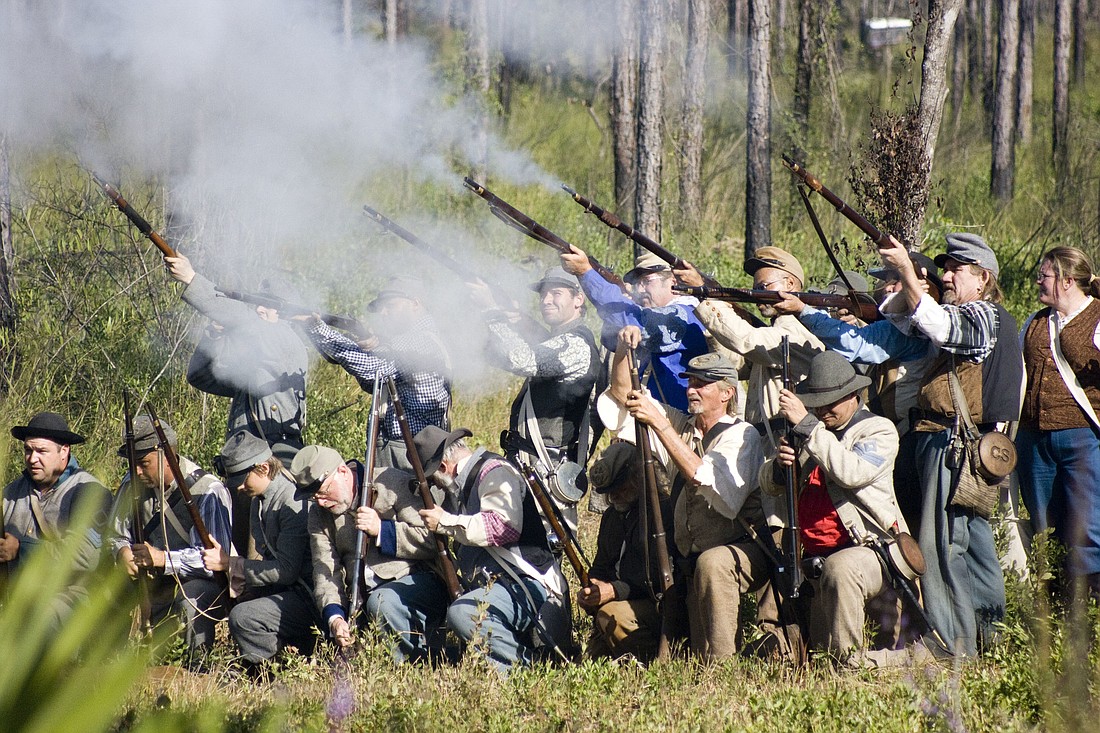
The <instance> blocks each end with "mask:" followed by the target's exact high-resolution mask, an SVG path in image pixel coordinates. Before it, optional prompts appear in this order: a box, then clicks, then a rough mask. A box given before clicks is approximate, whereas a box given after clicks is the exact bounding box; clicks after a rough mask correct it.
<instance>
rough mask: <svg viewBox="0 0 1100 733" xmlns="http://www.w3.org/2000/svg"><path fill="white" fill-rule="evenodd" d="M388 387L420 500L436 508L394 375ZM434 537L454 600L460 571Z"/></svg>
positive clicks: (442, 541) (441, 540)
mask: <svg viewBox="0 0 1100 733" xmlns="http://www.w3.org/2000/svg"><path fill="white" fill-rule="evenodd" d="M386 389H388V390H389V393H390V403H391V404H392V405H393V411H394V413H395V414H396V415H397V423H398V425H400V427H401V437H402V438H403V439H404V440H405V448H406V450H407V451H408V454H409V462H410V463H412V468H413V473H415V474H416V483H417V486H418V487H419V490H420V500H421V501H422V502H423V503H424V508H425V509H427V510H429V511H431V510H432V509H435V500H434V499H433V498H432V490H431V488H430V487H429V486H428V478H427V476H425V475H424V465H423V464H422V463H421V462H420V454H419V453H417V452H416V445H415V444H414V443H413V434H412V428H410V427H409V419H408V417H406V415H405V406H404V405H403V404H402V403H401V395H399V394H398V393H397V383H396V382H395V381H394V379H393V377H388V378H387V379H386ZM432 537H434V538H435V551H436V554H437V555H438V557H437V560H438V562H439V567H438V571H439V575H440V577H441V578H442V579H443V583H444V584H445V585H446V586H447V593H449V594H450V596H451V600H454V599H456V598H458V597H459V596H460V595H462V586H461V584H460V583H459V582H458V571H457V570H455V564H454V561H453V560H452V559H451V551H450V550H449V549H448V548H447V540H446V539H445V538H444V537H443V536H441V535H438V534H435V533H434V532H433V533H432Z"/></svg>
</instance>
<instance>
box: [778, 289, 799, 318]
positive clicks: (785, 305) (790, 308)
mask: <svg viewBox="0 0 1100 733" xmlns="http://www.w3.org/2000/svg"><path fill="white" fill-rule="evenodd" d="M772 307H773V308H775V311H776V313H780V314H786V315H790V316H797V315H798V314H799V313H801V312H802V311H804V310H806V304H805V303H803V302H802V301H801V300H799V299H798V298H796V297H795V296H793V295H791V294H790V293H785V292H781V293H779V300H777V301H776V302H775V303H772Z"/></svg>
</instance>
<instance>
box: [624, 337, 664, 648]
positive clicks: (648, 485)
mask: <svg viewBox="0 0 1100 733" xmlns="http://www.w3.org/2000/svg"><path fill="white" fill-rule="evenodd" d="M626 358H627V365H628V368H629V370H630V388H631V389H632V390H634V391H635V392H641V391H642V380H641V377H640V376H639V375H638V364H637V362H636V361H635V359H634V350H633V349H630V350H628V351H627V352H626ZM634 427H635V431H636V435H635V440H636V443H637V446H638V449H639V450H640V451H641V454H642V470H643V473H642V475H643V477H644V481H645V487H644V490H643V491H642V495H641V497H639V506H640V507H641V508H642V510H643V511H642V517H643V518H644V517H646V516H647V515H648V519H649V527H648V530H649V532H650V537H651V538H652V539H653V542H654V544H655V545H656V551H657V571H658V573H659V574H660V578H659V579H658V581H657V583H656V584H654V583H653V580H652V577H650V578H649V581H650V588H651V592H652V594H653V599H654V600H655V601H657V603H658V605H659V606H660V608H661V639H660V642H659V643H658V645H657V658H658V659H666V658H668V655H669V642H670V633H671V628H670V618H671V617H670V612H671V605H672V604H671V603H670V600H671V599H670V598H669V597H668V596H669V591H670V590H671V589H672V583H673V579H672V562H671V560H670V559H669V555H668V539H667V537H666V535H665V523H664V517H663V516H662V514H663V513H662V511H661V497H660V495H659V494H658V493H657V492H658V487H657V462H656V460H655V459H654V457H653V446H652V445H650V443H649V426H648V425H646V424H645V423H643V422H642V421H641V420H635V421H634ZM645 557H646V566H647V569H648V566H649V558H650V553H649V547H648V543H647V546H646V548H645ZM647 576H651V573H647Z"/></svg>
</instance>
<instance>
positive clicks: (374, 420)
mask: <svg viewBox="0 0 1100 733" xmlns="http://www.w3.org/2000/svg"><path fill="white" fill-rule="evenodd" d="M380 397H381V380H380V379H377V378H376V379H375V380H374V385H373V386H372V388H371V398H370V417H369V418H368V420H367V456H366V458H367V462H366V467H365V469H364V471H363V485H362V486H360V487H359V507H360V508H362V507H371V508H373V507H374V497H373V495H372V493H371V488H370V487H371V484H372V483H373V482H374V463H375V456H374V454H375V452H376V451H377V450H378V423H379V419H378V415H379V409H378V400H379V398H380ZM366 540H367V533H366V532H364V531H363V530H361V529H356V530H355V551H354V553H353V554H354V557H355V559H354V561H353V562H352V565H351V590H350V591H349V592H348V618H349V619H351V618H354V617H355V614H356V613H358V612H359V601H360V598H359V578H360V577H361V576H362V573H363V555H365V554H366V548H365V546H364V544H365V543H366Z"/></svg>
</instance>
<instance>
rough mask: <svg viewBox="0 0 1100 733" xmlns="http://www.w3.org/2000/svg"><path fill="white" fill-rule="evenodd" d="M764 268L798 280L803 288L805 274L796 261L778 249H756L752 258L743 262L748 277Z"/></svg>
mask: <svg viewBox="0 0 1100 733" xmlns="http://www.w3.org/2000/svg"><path fill="white" fill-rule="evenodd" d="M764 267H774V268H775V269H777V270H782V271H783V272H786V273H789V274H791V275H793V276H794V277H796V278H798V282H799V283H801V284H802V285H803V286H805V284H806V273H805V271H803V269H802V265H801V264H800V263H799V261H798V259H797V258H796V257H795V256H794V255H792V254H791V253H790V252H787V251H786V250H783V249H780V248H779V247H758V248H757V249H756V251H755V252H754V253H753V255H752V257H750V258H748V259H747V260H745V272H746V273H747V274H749V275H754V274H756V271H757V270H759V269H761V268H764Z"/></svg>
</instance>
